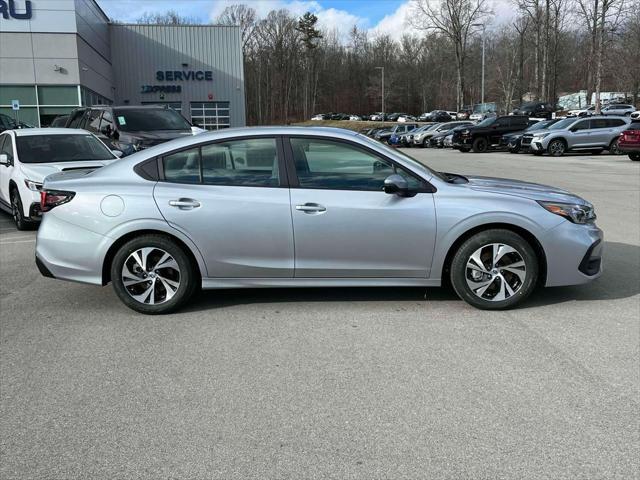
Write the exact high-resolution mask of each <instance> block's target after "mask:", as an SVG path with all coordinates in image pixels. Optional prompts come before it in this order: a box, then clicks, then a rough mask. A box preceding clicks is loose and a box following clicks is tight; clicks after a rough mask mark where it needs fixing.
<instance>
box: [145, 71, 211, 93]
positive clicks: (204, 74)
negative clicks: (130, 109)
mask: <svg viewBox="0 0 640 480" xmlns="http://www.w3.org/2000/svg"><path fill="white" fill-rule="evenodd" d="M156 81H158V82H213V71H212V70H158V71H156ZM181 92H182V86H181V85H178V84H172V85H167V84H162V85H142V89H141V91H140V93H181Z"/></svg>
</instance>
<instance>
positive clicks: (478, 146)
mask: <svg viewBox="0 0 640 480" xmlns="http://www.w3.org/2000/svg"><path fill="white" fill-rule="evenodd" d="M488 148H489V142H487V139H486V138H483V137H478V138H476V139H475V140H474V141H473V152H474V153H484V152H486V151H487V149H488Z"/></svg>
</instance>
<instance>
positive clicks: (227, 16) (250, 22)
mask: <svg viewBox="0 0 640 480" xmlns="http://www.w3.org/2000/svg"><path fill="white" fill-rule="evenodd" d="M216 23H218V24H220V25H238V26H239V27H240V34H241V35H242V48H243V50H244V49H246V48H247V45H248V44H249V42H251V40H252V39H253V33H254V30H255V28H256V11H255V10H254V9H253V8H251V7H248V6H246V5H242V4H238V5H230V6H228V7H227V8H225V9H224V10H223V11H222V13H221V14H220V15H218V17H217V18H216Z"/></svg>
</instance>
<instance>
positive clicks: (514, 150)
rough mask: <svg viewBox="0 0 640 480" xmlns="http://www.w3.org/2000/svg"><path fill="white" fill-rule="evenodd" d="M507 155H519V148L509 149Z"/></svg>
mask: <svg viewBox="0 0 640 480" xmlns="http://www.w3.org/2000/svg"><path fill="white" fill-rule="evenodd" d="M509 153H520V149H519V148H510V149H509Z"/></svg>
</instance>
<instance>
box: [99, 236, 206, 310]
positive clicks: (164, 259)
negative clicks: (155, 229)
mask: <svg viewBox="0 0 640 480" xmlns="http://www.w3.org/2000/svg"><path fill="white" fill-rule="evenodd" d="M111 281H112V283H113V288H114V290H115V292H116V294H117V295H118V297H119V298H120V300H122V302H123V303H124V304H125V305H126V306H127V307H129V308H131V309H133V310H135V311H137V312H140V313H146V314H163V313H169V312H172V311H174V310H176V309H178V308H179V307H181V306H182V305H183V304H184V303H185V302H186V301H188V300H189V299H190V298H191V297H192V296H193V294H194V292H195V291H196V290H197V286H198V285H197V282H198V275H197V274H196V267H195V266H194V265H193V264H192V262H191V260H190V259H189V257H188V255H187V254H186V252H185V251H184V250H183V249H182V247H181V246H180V245H178V244H177V243H176V242H175V241H173V240H171V239H170V238H168V237H165V236H163V235H143V236H141V237H138V238H135V239H133V240H130V241H128V242H127V243H125V244H124V245H123V246H122V247H120V249H119V250H118V251H117V252H116V254H115V257H114V259H113V262H112V264H111Z"/></svg>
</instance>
